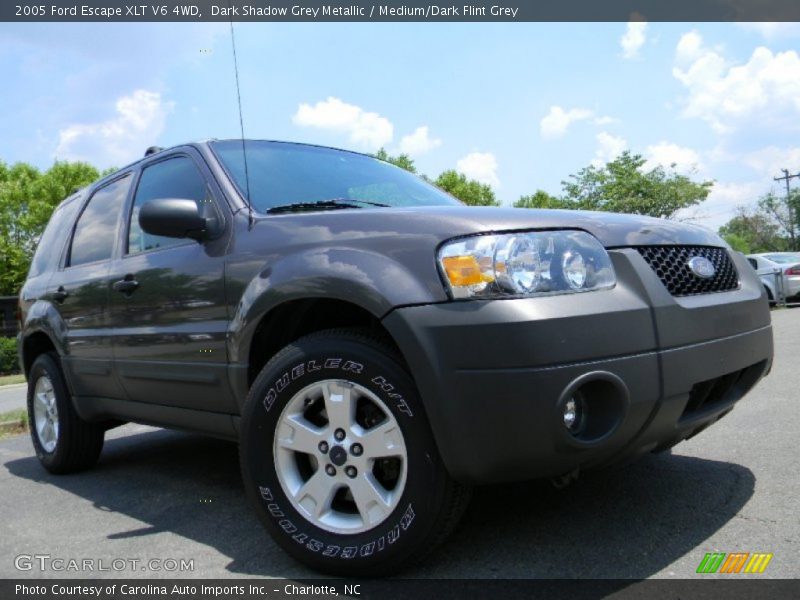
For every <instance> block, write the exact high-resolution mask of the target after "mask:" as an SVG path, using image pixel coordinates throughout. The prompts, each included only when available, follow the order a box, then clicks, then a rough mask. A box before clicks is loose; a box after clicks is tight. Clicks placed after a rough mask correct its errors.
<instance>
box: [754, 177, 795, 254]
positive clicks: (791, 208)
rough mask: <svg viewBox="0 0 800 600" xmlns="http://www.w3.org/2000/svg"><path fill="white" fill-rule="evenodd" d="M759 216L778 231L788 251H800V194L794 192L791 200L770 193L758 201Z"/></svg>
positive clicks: (776, 233)
mask: <svg viewBox="0 0 800 600" xmlns="http://www.w3.org/2000/svg"><path fill="white" fill-rule="evenodd" d="M758 214H760V215H761V216H762V217H763V218H764V219H765V220H767V221H770V222H771V223H772V224H773V225H774V226H775V229H776V230H777V231H776V232H775V236H776V237H778V238H780V239H781V240H782V241H783V243H784V245H785V249H786V250H800V243H799V242H798V235H797V228H798V224H800V192H799V191H798V190H792V192H791V195H790V196H789V198H786V196H785V195H783V196H777V195H775V194H773V193H772V192H770V193H769V194H766V195H765V196H762V197H761V198H760V199H759V201H758Z"/></svg>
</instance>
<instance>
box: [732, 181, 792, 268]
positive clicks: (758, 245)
mask: <svg viewBox="0 0 800 600" xmlns="http://www.w3.org/2000/svg"><path fill="white" fill-rule="evenodd" d="M772 202H774V197H772V196H771V194H768V195H767V196H765V197H764V198H762V199H761V201H759V203H758V207H757V208H752V209H747V208H744V207H740V208H739V210H738V211H737V213H736V216H735V217H733V218H732V219H731V220H730V221H728V222H727V223H725V225H723V226H722V227H720V228H719V234H720V236H722V238H723V239H724V240H725V241H726V242H728V243H729V244H730V245H731V247H732V248H733V249H734V250H739V251H740V252H744V253H745V254H757V253H759V252H785V251H787V250H792V240H791V238H790V237H789V235H788V233H787V232H786V230H785V229H784V227H783V225H782V224H781V222H780V221H779V220H778V219H776V218H775V216H774V214H773V213H772V212H771V210H770V208H769V207H770V206H771V203H772ZM772 206H773V208H774V205H772Z"/></svg>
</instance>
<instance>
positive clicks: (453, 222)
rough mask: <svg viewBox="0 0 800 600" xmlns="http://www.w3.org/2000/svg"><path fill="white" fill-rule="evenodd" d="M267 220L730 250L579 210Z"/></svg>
mask: <svg viewBox="0 0 800 600" xmlns="http://www.w3.org/2000/svg"><path fill="white" fill-rule="evenodd" d="M259 220H261V219H259ZM264 220H265V221H271V223H272V224H273V225H278V224H279V222H281V221H283V223H282V224H283V225H285V226H290V227H292V228H293V227H301V228H306V227H314V228H319V227H323V228H325V229H327V230H328V231H329V233H330V234H333V235H334V236H335V237H339V236H342V237H345V238H346V237H348V235H347V234H348V233H350V232H356V231H360V232H365V231H369V232H371V233H374V234H379V233H384V234H387V233H388V234H397V235H409V234H411V235H423V236H426V237H428V236H430V237H434V238H436V239H438V240H439V241H444V240H447V239H450V238H453V237H459V236H464V235H470V234H475V233H494V232H504V231H515V230H521V229H583V230H585V231H587V232H589V233H591V234H592V235H594V236H595V237H596V238H597V239H598V240H600V242H601V243H602V244H603V245H604V246H605V247H606V248H618V247H625V246H648V245H670V244H677V245H687V246H721V247H727V244H726V243H725V242H724V241H723V240H722V239H721V238H720V237H719V236H718V235H717V234H715V233H714V232H712V231H711V230H709V229H706V228H704V227H699V226H697V225H689V224H687V223H681V222H678V221H670V220H667V219H655V218H652V217H642V216H639V215H624V214H616V213H606V212H590V211H575V210H545V209H525V208H501V207H472V206H424V207H423V206H415V207H409V208H377V209H352V210H349V209H345V210H336V211H328V212H308V213H293V214H287V215H275V216H270V217H265V218H264ZM290 223H291V225H290Z"/></svg>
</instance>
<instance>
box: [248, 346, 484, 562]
mask: <svg viewBox="0 0 800 600" xmlns="http://www.w3.org/2000/svg"><path fill="white" fill-rule="evenodd" d="M326 398H327V401H326ZM348 398H349V399H350V403H348V401H347V399H348ZM337 402H342V404H341V405H338V404H337ZM337 406H353V407H354V408H353V409H352V410H353V411H354V413H355V416H354V417H352V418H351V417H350V415H352V414H353V413H352V412H350V413H348V411H347V410H342V411H339V409H337ZM327 407H330V412H329V410H328V408H327ZM328 414H331V415H334V416H333V419H329V418H328ZM348 422H349V424H347V423H348ZM294 427H297V429H295V428H294ZM337 428H339V429H342V430H344V429H346V431H345V436H346V437H345V438H344V439H343V440H341V439H339V438H337V436H336V429H337ZM309 432H311V433H309ZM370 433H372V434H378V433H380V434H381V435H382V437H377V436H374V437H372V438H370V437H369V434H370ZM301 434H304V435H301ZM290 440H291V441H290ZM295 440H296V441H295ZM319 441H322V442H324V443H326V444H327V448H323V449H320V448H319ZM359 441H363V447H362V448H361V450H360V452H359V450H358V449H357V448H354V445H357V444H358V442H359ZM378 442H380V443H378ZM323 450H324V452H323ZM391 454H394V456H391V457H388V458H380V457H381V456H385V455H391ZM240 455H241V466H242V475H243V478H244V483H245V488H246V490H247V494H248V496H249V498H250V501H251V502H252V503H253V506H254V507H255V510H256V512H257V513H258V516H259V517H260V519H261V520H262V522H263V523H264V525H265V526H266V529H267V530H268V531H269V533H270V534H271V535H272V537H273V538H274V539H275V541H276V542H277V543H278V544H279V545H280V546H281V547H282V548H283V549H284V550H285V551H286V552H287V553H288V554H290V555H291V556H293V557H294V558H295V559H297V560H299V561H300V562H302V563H305V564H306V565H308V566H310V567H311V568H313V569H316V570H318V571H321V572H324V573H329V574H335V575H345V576H367V577H379V576H385V575H389V574H391V573H394V572H397V571H400V570H402V569H403V568H406V567H408V566H409V565H411V564H412V563H414V562H417V561H419V560H422V559H423V558H424V557H425V556H427V555H428V554H429V553H430V552H431V551H433V550H434V548H436V546H438V545H439V544H440V543H441V542H442V541H443V540H444V539H445V538H446V537H447V535H448V534H449V533H450V532H451V531H452V529H453V528H454V527H455V525H456V524H457V523H458V521H459V519H460V518H461V516H462V515H463V513H464V511H465V509H466V507H467V504H468V502H469V498H470V494H471V491H470V488H468V487H465V486H462V485H460V484H458V483H456V482H455V481H454V480H452V479H451V478H450V476H449V475H448V473H447V471H446V469H445V467H444V464H443V463H442V460H441V458H440V456H439V453H438V450H437V449H436V444H435V441H434V438H433V434H432V433H431V430H430V426H429V424H428V421H427V418H426V416H425V412H424V410H423V406H422V403H421V401H420V399H419V396H418V394H417V391H416V388H415V386H414V383H413V380H412V379H411V377H410V376H409V374H408V373H407V372H406V370H405V369H404V368H403V366H402V361H401V359H400V358H399V357H398V356H397V355H396V354H395V352H394V351H393V350H392V349H391V348H390V347H388V346H387V345H385V344H383V343H382V342H380V341H379V340H378V339H376V338H374V337H371V336H369V335H368V334H362V333H359V332H356V331H350V330H330V331H324V332H319V333H315V334H311V335H309V336H306V337H304V338H301V339H299V340H297V341H296V342H293V343H292V344H290V345H288V346H287V347H285V348H284V349H283V350H281V351H280V352H279V353H278V354H277V355H275V357H273V358H272V360H270V361H269V362H268V363H267V365H266V366H265V367H264V369H263V370H262V371H261V373H260V374H259V376H258V378H257V379H256V381H255V383H254V384H253V386H252V388H251V390H250V393H249V395H248V398H247V401H246V403H245V407H244V410H243V412H242V421H241V443H240ZM375 457H377V458H375ZM331 468H333V469H334V470H335V475H332V474H331V473H333V471H331V473H329V472H328V470H329V469H331ZM353 468H355V469H356V471H355V473H354V472H353V471H352V469H353ZM348 469H350V472H349V473H348ZM367 484H370V485H367ZM376 490H377V491H378V492H379V493H377V494H376V493H375V491H376ZM379 499H380V500H379ZM357 500H358V501H357ZM317 507H321V508H320V509H319V510H316V509H317ZM318 513H319V514H318Z"/></svg>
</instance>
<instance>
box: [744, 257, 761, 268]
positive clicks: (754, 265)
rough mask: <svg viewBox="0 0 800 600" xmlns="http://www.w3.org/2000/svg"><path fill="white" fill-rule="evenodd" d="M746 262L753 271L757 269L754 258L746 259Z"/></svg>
mask: <svg viewBox="0 0 800 600" xmlns="http://www.w3.org/2000/svg"><path fill="white" fill-rule="evenodd" d="M747 262H749V263H750V266H751V267H753V268H754V269H758V263H757V262H756V259H755V258H748V259H747Z"/></svg>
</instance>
